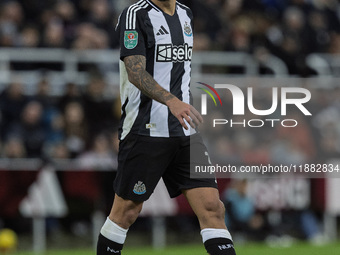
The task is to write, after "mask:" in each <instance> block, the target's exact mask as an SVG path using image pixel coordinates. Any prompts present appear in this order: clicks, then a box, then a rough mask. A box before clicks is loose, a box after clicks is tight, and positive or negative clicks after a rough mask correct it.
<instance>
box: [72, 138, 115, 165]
mask: <svg viewBox="0 0 340 255" xmlns="http://www.w3.org/2000/svg"><path fill="white" fill-rule="evenodd" d="M110 138H111V137H108V136H107V135H105V134H103V133H101V134H98V135H96V136H95V137H94V139H93V144H92V146H91V148H90V150H88V151H86V152H84V153H83V154H81V155H80V156H79V157H78V160H79V164H80V166H81V167H83V168H89V169H96V170H105V171H115V170H116V169H117V154H116V153H115V151H114V150H113V147H112V145H113V144H111V143H110V141H111V139H110Z"/></svg>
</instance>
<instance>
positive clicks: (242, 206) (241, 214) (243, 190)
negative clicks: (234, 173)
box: [223, 179, 266, 241]
mask: <svg viewBox="0 0 340 255" xmlns="http://www.w3.org/2000/svg"><path fill="white" fill-rule="evenodd" d="M223 201H224V203H225V207H226V214H227V215H226V221H227V226H228V228H229V229H232V230H233V231H234V232H235V233H236V232H237V233H239V234H242V235H244V236H245V238H249V239H251V240H257V241H259V240H264V238H265V236H266V233H265V220H264V218H263V216H262V215H261V214H259V213H257V212H256V209H255V204H254V202H253V201H252V200H251V199H250V198H249V197H248V196H247V180H236V179H235V180H233V183H232V184H231V187H230V188H228V189H227V190H226V191H225V192H224V195H223Z"/></svg>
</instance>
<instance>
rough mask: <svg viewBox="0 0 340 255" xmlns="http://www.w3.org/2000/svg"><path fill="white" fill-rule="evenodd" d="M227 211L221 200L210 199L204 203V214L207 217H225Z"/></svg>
mask: <svg viewBox="0 0 340 255" xmlns="http://www.w3.org/2000/svg"><path fill="white" fill-rule="evenodd" d="M224 213H225V207H224V204H223V203H222V202H221V201H220V200H213V201H208V202H206V203H205V205H204V214H205V216H206V217H208V218H211V217H214V218H218V219H223V218H224Z"/></svg>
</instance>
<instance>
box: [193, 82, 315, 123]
mask: <svg viewBox="0 0 340 255" xmlns="http://www.w3.org/2000/svg"><path fill="white" fill-rule="evenodd" d="M199 84H201V85H204V86H205V87H207V88H209V89H210V90H208V89H205V88H201V87H198V89H201V90H203V91H204V92H205V93H206V94H202V95H201V114H202V115H207V112H208V107H207V94H208V95H209V96H210V97H211V98H212V100H213V101H214V103H215V106H217V102H216V100H215V97H214V95H213V93H214V94H215V96H216V97H217V98H218V100H219V101H220V105H221V106H223V104H222V100H221V97H220V95H221V93H217V91H216V89H227V91H226V92H230V93H231V95H232V98H233V109H232V110H233V112H232V114H233V115H235V116H240V115H245V105H246V103H245V101H246V100H245V95H244V93H243V91H242V90H241V89H240V88H239V87H237V86H235V85H232V84H215V85H214V87H212V86H210V85H208V84H205V83H201V82H199ZM268 89H269V88H268ZM271 90H272V105H271V107H270V108H269V109H264V110H263V109H262V110H260V109H256V108H255V106H254V99H253V97H254V95H253V88H252V87H249V88H247V95H246V96H247V106H248V110H249V112H251V113H252V114H254V115H257V116H269V115H271V114H273V113H274V112H275V111H276V110H277V108H278V105H279V99H280V101H281V102H280V106H281V116H286V115H287V106H288V105H293V106H295V107H296V108H297V109H298V110H300V112H301V113H302V114H304V115H305V116H311V115H312V114H311V113H310V112H309V111H308V110H307V108H306V107H305V106H304V104H306V103H307V102H309V101H310V99H311V93H310V91H309V90H308V89H305V88H299V87H281V88H277V87H273V88H271ZM210 91H212V92H213V93H211V92H210ZM279 91H280V95H279ZM291 95H294V97H295V98H294V97H293V98H292V97H291ZM226 111H228V109H226ZM276 123H280V124H281V126H283V127H296V126H297V125H298V121H297V120H295V119H277V118H275V119H271V118H268V119H263V118H261V119H260V118H259V119H250V120H246V119H243V120H241V121H240V119H239V118H238V121H234V120H233V119H213V127H216V126H217V125H230V127H234V126H236V125H237V126H240V125H241V126H243V127H252V128H259V127H263V126H264V125H266V124H269V125H270V126H271V127H274V126H275V124H276Z"/></svg>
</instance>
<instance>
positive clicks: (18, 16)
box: [0, 1, 24, 47]
mask: <svg viewBox="0 0 340 255" xmlns="http://www.w3.org/2000/svg"><path fill="white" fill-rule="evenodd" d="M23 21H24V14H23V11H22V7H21V5H20V4H19V3H18V2H16V1H7V2H4V3H3V4H1V5H0V46H3V47H12V46H16V45H17V44H18V35H19V34H18V33H19V29H20V27H21V25H22V24H23Z"/></svg>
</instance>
